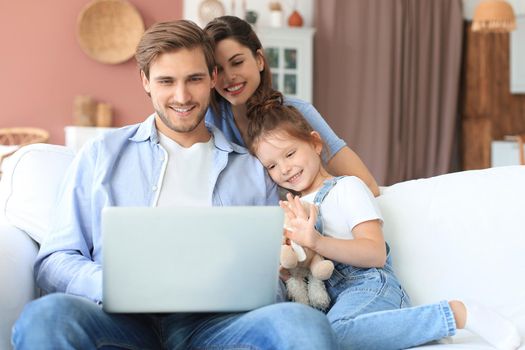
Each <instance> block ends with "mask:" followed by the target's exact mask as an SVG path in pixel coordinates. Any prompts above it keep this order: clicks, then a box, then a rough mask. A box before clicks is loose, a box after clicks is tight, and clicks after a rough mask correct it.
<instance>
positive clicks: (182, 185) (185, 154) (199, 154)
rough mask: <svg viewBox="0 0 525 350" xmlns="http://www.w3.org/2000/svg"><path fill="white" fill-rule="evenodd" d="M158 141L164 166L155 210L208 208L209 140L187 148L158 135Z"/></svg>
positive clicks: (211, 149)
mask: <svg viewBox="0 0 525 350" xmlns="http://www.w3.org/2000/svg"><path fill="white" fill-rule="evenodd" d="M159 141H160V144H161V145H162V147H164V149H165V150H166V152H167V153H168V162H167V165H166V171H165V172H164V177H163V179H162V187H161V189H160V194H159V200H158V202H157V206H158V207H163V206H211V204H212V200H211V198H212V193H211V189H210V174H211V169H212V162H213V149H214V147H215V144H214V142H213V136H212V137H210V140H209V141H208V142H199V143H195V144H193V145H192V146H190V147H188V148H184V147H182V146H181V145H179V144H178V143H177V142H175V141H173V140H172V139H170V138H169V137H167V136H166V135H163V134H162V133H160V132H159Z"/></svg>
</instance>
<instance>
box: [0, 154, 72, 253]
mask: <svg viewBox="0 0 525 350" xmlns="http://www.w3.org/2000/svg"><path fill="white" fill-rule="evenodd" d="M73 158H74V152H73V151H72V150H71V149H69V148H67V147H65V146H59V145H50V144H32V145H28V146H25V147H22V148H21V149H20V150H18V151H17V152H16V153H15V154H13V155H12V156H10V157H9V158H7V159H6V160H5V161H4V164H3V166H2V168H3V174H2V179H1V181H0V210H1V212H2V214H1V215H3V216H4V217H5V219H6V221H7V222H8V223H10V224H11V225H13V226H15V227H18V228H19V229H21V230H23V231H25V232H27V234H28V235H29V236H30V237H31V238H33V239H34V240H35V241H36V242H38V243H40V242H41V241H42V239H43V237H44V235H45V234H46V232H47V230H48V227H49V221H50V216H51V215H50V214H51V211H52V209H53V206H54V202H55V196H56V194H57V192H58V191H57V189H58V188H59V186H60V182H61V181H62V178H63V176H64V173H65V171H66V169H67V167H68V166H69V164H70V163H71V161H72V160H73Z"/></svg>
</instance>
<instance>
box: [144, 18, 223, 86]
mask: <svg viewBox="0 0 525 350" xmlns="http://www.w3.org/2000/svg"><path fill="white" fill-rule="evenodd" d="M196 47H200V48H202V52H203V53H204V58H205V60H206V65H207V66H208V71H209V73H210V76H211V75H212V73H213V70H214V69H215V56H214V55H213V47H212V43H211V40H210V38H209V37H208V36H207V35H206V34H205V33H204V31H203V30H202V29H201V28H200V27H199V26H198V25H196V24H195V23H193V22H192V21H188V20H176V21H170V22H159V23H155V24H154V25H152V26H151V27H149V28H148V30H146V32H144V34H143V35H142V38H141V39H140V42H139V44H138V45H137V50H136V52H135V59H136V60H137V63H138V66H139V68H140V70H141V71H143V72H144V74H145V75H146V78H148V79H149V69H150V66H151V63H152V62H153V61H155V59H157V57H159V56H160V55H161V54H164V53H168V52H172V51H175V50H178V49H193V48H196Z"/></svg>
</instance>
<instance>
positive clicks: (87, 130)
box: [64, 126, 115, 152]
mask: <svg viewBox="0 0 525 350" xmlns="http://www.w3.org/2000/svg"><path fill="white" fill-rule="evenodd" d="M112 129H115V128H101V127H95V126H66V127H65V128H64V132H65V137H66V140H65V141H66V142H65V143H66V146H67V147H69V148H71V149H73V150H74V151H75V152H78V150H79V149H80V148H82V146H83V145H84V143H86V142H87V141H89V140H91V139H93V138H95V137H97V136H100V135H102V134H103V133H105V132H106V131H108V130H112Z"/></svg>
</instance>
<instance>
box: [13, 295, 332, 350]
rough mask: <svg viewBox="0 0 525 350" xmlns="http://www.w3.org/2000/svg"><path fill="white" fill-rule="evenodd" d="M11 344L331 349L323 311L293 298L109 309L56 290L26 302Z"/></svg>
mask: <svg viewBox="0 0 525 350" xmlns="http://www.w3.org/2000/svg"><path fill="white" fill-rule="evenodd" d="M12 342H13V345H14V347H15V349H116V348H121V349H137V350H138V349H140V350H144V349H214V350H218V349H336V348H337V343H336V339H335V335H334V333H333V330H332V328H331V327H330V324H329V322H328V320H327V318H326V316H325V315H324V314H323V313H321V312H319V311H317V310H314V309H312V308H310V307H307V306H304V305H301V304H297V303H278V304H273V305H270V306H266V307H262V308H260V309H257V310H253V311H250V312H247V313H230V314H225V313H213V314H209V313H191V314H189V313H178V314H110V313H106V312H104V311H103V310H102V308H101V307H100V306H98V305H96V304H95V303H93V302H91V301H89V300H87V299H84V298H81V297H77V296H72V295H68V294H62V293H55V294H50V295H47V296H44V297H42V298H39V299H37V300H34V301H33V302H31V303H29V304H28V305H26V307H25V308H24V310H23V312H22V315H21V316H20V318H19V319H18V321H17V322H16V324H15V326H14V327H13V335H12Z"/></svg>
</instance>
